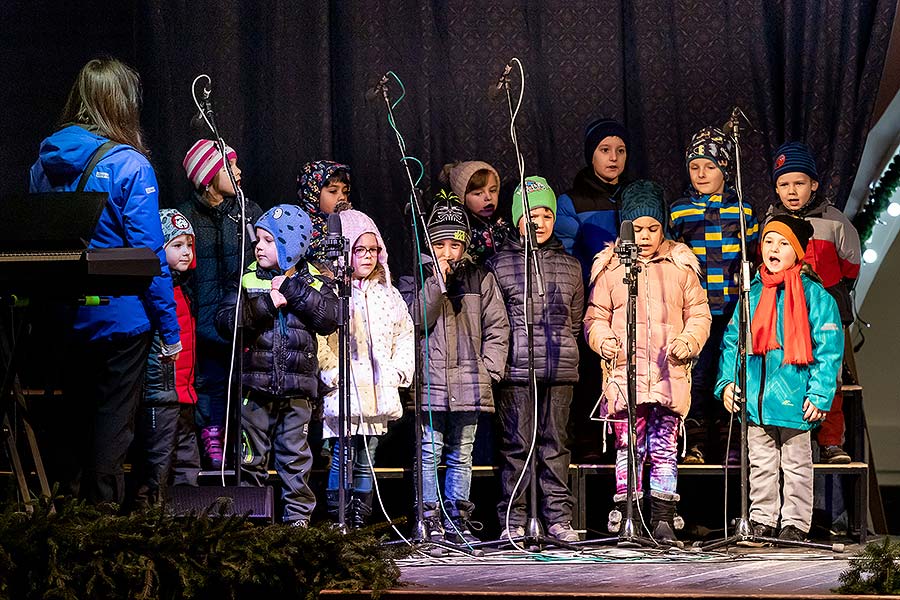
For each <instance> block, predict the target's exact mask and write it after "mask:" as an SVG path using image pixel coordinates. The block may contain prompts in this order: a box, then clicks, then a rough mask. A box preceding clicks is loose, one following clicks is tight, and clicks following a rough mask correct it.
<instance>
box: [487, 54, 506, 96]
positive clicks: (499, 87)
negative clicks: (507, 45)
mask: <svg viewBox="0 0 900 600" xmlns="http://www.w3.org/2000/svg"><path fill="white" fill-rule="evenodd" d="M511 72H512V63H506V66H505V67H503V73H502V74H501V75H500V77H499V78H498V79H497V83H496V84H494V85H491V86H490V87H489V88H488V92H487V94H488V99H489V100H496V99H497V97H498V96H500V95H501V94H502V93H503V90H504V89H505V88H506V87H507V86H508V85H509V74H510V73H511Z"/></svg>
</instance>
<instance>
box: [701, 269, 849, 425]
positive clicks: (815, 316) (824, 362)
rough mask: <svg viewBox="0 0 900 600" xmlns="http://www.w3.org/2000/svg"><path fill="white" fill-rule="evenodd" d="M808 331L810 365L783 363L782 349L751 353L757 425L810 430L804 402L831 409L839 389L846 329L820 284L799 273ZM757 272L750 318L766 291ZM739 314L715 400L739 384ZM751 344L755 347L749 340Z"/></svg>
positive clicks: (751, 403)
mask: <svg viewBox="0 0 900 600" xmlns="http://www.w3.org/2000/svg"><path fill="white" fill-rule="evenodd" d="M801 281H802V282H803V292H804V294H805V295H806V309H807V311H809V330H810V335H811V336H812V354H813V360H812V362H811V363H810V364H809V365H785V364H782V363H783V361H784V350H782V349H781V348H777V349H775V350H770V351H769V352H768V353H766V355H765V356H758V355H754V354H748V355H747V393H746V396H745V397H746V398H747V417H748V419H749V421H750V423H754V424H757V425H777V426H779V427H791V428H793V429H800V430H808V429H812V428H813V427H814V426H815V423H809V422H807V421H804V420H803V401H804V400H805V399H809V401H810V402H811V403H812V404H813V405H815V407H816V408H818V409H820V410H826V411H827V410H829V409H830V408H831V400H832V399H833V398H834V393H835V390H836V388H837V381H838V374H839V373H840V370H841V363H842V361H843V356H844V330H843V328H842V326H841V317H840V315H839V314H838V309H837V304H836V303H835V301H834V298H832V297H831V295H830V294H829V293H828V292H826V291H825V288H823V287H822V286H821V284H819V283H817V282H815V281H813V280H812V279H810V278H809V277H807V276H806V274H805V273H804V274H802V275H801ZM762 287H763V284H762V281H761V280H760V278H759V273H757V274H756V277H754V279H753V283H752V284H751V286H750V315H751V318H752V316H753V313H754V312H755V311H756V305H757V304H759V297H760V294H761V292H762ZM739 313H740V311H737V310H736V311H734V316H733V317H732V319H731V322H730V323H729V324H728V329H727V330H726V331H725V339H724V340H723V341H722V357H721V359H720V361H719V380H718V382H717V383H716V396H717V397H719V398H721V397H722V392H723V390H724V389H725V386H726V385H728V384H729V383H731V382H732V381H737V339H738V319H739V317H740V315H739ZM783 315H784V287H783V286H780V287H779V288H778V342H779V343H782V344H783V340H784V329H783V328H784V320H783ZM747 345H748V346H750V347H752V343H751V341H750V340H748V341H747Z"/></svg>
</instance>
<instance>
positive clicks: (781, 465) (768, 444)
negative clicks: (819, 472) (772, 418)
mask: <svg viewBox="0 0 900 600" xmlns="http://www.w3.org/2000/svg"><path fill="white" fill-rule="evenodd" d="M747 444H748V452H749V457H750V520H751V521H754V522H756V523H761V524H763V525H767V526H769V527H778V517H779V514H780V516H781V527H785V526H787V525H793V526H794V527H796V528H798V529H800V530H801V531H804V532H806V533H809V528H810V525H811V523H812V505H813V466H812V448H811V446H810V434H809V431H801V430H799V429H791V428H788V427H776V426H774V425H754V424H752V423H751V424H750V426H749V427H748V428H747ZM779 476H781V478H782V485H781V486H779V485H778V483H779ZM779 508H780V511H779Z"/></svg>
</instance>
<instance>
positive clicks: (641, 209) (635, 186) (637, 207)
mask: <svg viewBox="0 0 900 600" xmlns="http://www.w3.org/2000/svg"><path fill="white" fill-rule="evenodd" d="M665 205H666V197H665V192H663V189H662V186H661V185H659V184H658V183H656V182H653V181H649V180H647V179H639V180H637V181H635V182H634V183H632V184H630V185H629V186H628V187H626V188H625V189H624V190H623V191H622V202H621V205H620V206H621V208H619V218H620V219H621V220H622V221H634V220H635V219H639V218H641V217H651V218H653V219H656V220H657V221H658V222H659V223H660V224H661V225H666V224H667V223H668V219H666V212H665V209H664V208H663V207H664V206H665Z"/></svg>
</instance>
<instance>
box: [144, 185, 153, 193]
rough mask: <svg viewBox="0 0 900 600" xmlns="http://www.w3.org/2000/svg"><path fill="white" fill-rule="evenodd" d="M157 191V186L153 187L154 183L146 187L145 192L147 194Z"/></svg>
mask: <svg viewBox="0 0 900 600" xmlns="http://www.w3.org/2000/svg"><path fill="white" fill-rule="evenodd" d="M155 191H156V188H155V187H153V186H152V185H151V186H150V187H148V188H144V193H145V194H152V193H153V192H155Z"/></svg>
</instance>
